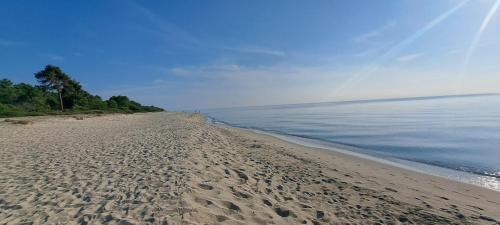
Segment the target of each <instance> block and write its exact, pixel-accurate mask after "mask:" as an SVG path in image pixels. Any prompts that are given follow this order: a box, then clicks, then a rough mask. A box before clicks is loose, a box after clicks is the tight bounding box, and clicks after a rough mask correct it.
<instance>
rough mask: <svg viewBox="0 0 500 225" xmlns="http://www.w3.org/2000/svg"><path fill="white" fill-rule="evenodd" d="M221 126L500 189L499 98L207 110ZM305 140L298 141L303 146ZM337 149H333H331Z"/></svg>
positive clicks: (393, 100)
mask: <svg viewBox="0 0 500 225" xmlns="http://www.w3.org/2000/svg"><path fill="white" fill-rule="evenodd" d="M202 112H203V113H204V114H206V115H207V116H209V117H210V118H213V119H214V120H216V121H220V122H224V123H227V124H229V125H233V126H238V127H244V128H250V129H256V130H260V131H266V132H270V133H271V134H277V135H281V137H285V136H286V137H287V138H289V139H293V138H294V137H297V138H295V140H296V141H297V140H298V141H301V142H307V140H310V142H309V143H313V142H316V144H318V143H320V144H321V145H323V146H324V147H327V148H328V146H329V145H333V146H335V148H339V147H340V148H342V149H344V150H347V151H351V152H355V153H361V154H364V155H368V156H370V157H374V158H379V159H384V160H385V161H391V162H396V163H399V164H400V165H405V167H411V168H414V169H417V170H419V171H424V172H427V173H431V174H434V175H438V176H445V177H449V178H452V179H455V180H459V181H464V182H468V183H473V184H477V185H481V186H484V187H487V188H491V189H495V190H500V95H471V96H441V97H422V98H404V99H385V100H365V101H347V102H329V103H306V104H293V105H276V106H257V107H239V108H224V109H210V110H202ZM299 139H300V140H299ZM332 149H333V148H332Z"/></svg>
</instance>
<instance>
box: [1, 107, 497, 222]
mask: <svg viewBox="0 0 500 225" xmlns="http://www.w3.org/2000/svg"><path fill="white" fill-rule="evenodd" d="M28 120H33V123H27V124H13V123H10V122H0V181H1V182H0V209H1V210H0V224H347V223H348V224H454V223H455V224H500V223H499V222H498V221H500V210H499V209H500V192H495V191H492V190H488V189H485V188H481V187H477V186H472V185H469V184H464V183H459V182H455V181H451V180H447V179H443V178H438V177H434V176H430V175H425V174H420V173H416V172H412V171H408V170H404V169H401V168H396V167H392V166H388V165H384V164H380V163H377V162H373V161H369V160H365V159H360V158H356V157H354V156H350V155H345V154H342V153H338V152H332V151H326V150H320V149H314V148H308V147H304V146H300V145H296V144H293V143H289V142H285V141H282V140H279V139H277V138H274V137H271V136H267V135H263V134H256V133H253V132H250V131H246V130H242V129H237V128H225V127H224V128H222V127H217V126H214V125H212V124H209V123H207V122H206V119H205V118H204V117H203V116H201V115H197V114H185V113H167V112H165V113H148V114H133V115H106V116H99V117H88V118H84V119H83V120H77V119H75V118H73V117H40V118H28Z"/></svg>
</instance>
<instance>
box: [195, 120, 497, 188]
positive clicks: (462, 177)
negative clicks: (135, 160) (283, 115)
mask: <svg viewBox="0 0 500 225" xmlns="http://www.w3.org/2000/svg"><path fill="white" fill-rule="evenodd" d="M204 116H206V115H204ZM206 117H207V118H208V121H209V122H210V123H213V124H215V125H218V126H227V127H230V128H235V129H242V130H248V131H251V132H255V133H260V134H264V135H269V136H272V137H275V138H278V139H281V140H284V141H287V142H291V143H294V144H298V145H302V146H304V147H310V148H315V149H321V150H326V151H334V152H337V153H341V154H347V155H351V156H354V157H358V158H361V159H366V160H371V161H374V162H377V163H381V164H386V165H390V166H394V167H398V168H401V169H405V170H410V171H413V172H418V173H423V174H426V175H430V176H436V177H440V178H444V179H449V180H453V181H457V182H461V183H464V184H471V185H474V186H478V187H482V188H486V189H490V190H493V191H497V192H500V178H498V177H494V176H487V175H483V174H477V173H473V172H466V171H460V170H455V169H451V168H447V167H441V166H438V165H433V164H427V163H422V162H416V161H411V160H405V159H398V158H392V157H387V156H383V155H372V154H368V153H364V152H362V151H361V150H360V148H359V147H355V146H350V145H345V144H340V143H334V142H330V141H324V140H318V139H314V138H309V137H301V136H295V135H290V134H286V133H279V132H274V131H267V130H261V129H258V128H246V127H240V126H237V125H233V124H229V123H226V122H224V121H220V120H216V119H214V118H211V117H208V116H206Z"/></svg>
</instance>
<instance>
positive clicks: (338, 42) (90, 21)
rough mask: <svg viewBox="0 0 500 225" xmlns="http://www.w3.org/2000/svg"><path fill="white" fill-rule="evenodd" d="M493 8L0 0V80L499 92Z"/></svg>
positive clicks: (151, 91) (444, 3) (246, 101)
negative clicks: (50, 73)
mask: <svg viewBox="0 0 500 225" xmlns="http://www.w3.org/2000/svg"><path fill="white" fill-rule="evenodd" d="M499 4H500V0H470V1H462V0H401V1H390V0H373V1H365V0H359V1H356V0H349V1H347V0H342V1H340V0H339V1H333V0H332V1H298V0H296V1H294V0H290V1H177V2H174V1H138V0H136V1H133V0H110V1H97V0H95V1H90V0H89V1H24V0H19V1H1V2H0V31H1V32H0V62H1V63H0V77H1V78H9V79H11V80H13V81H15V82H30V83H33V82H34V78H33V73H34V72H36V71H39V70H41V69H42V68H43V67H44V66H45V65H46V64H53V65H57V66H60V67H62V68H63V69H64V70H65V71H66V72H67V73H69V74H70V75H71V76H72V77H74V78H75V79H77V80H79V81H81V83H82V84H83V85H84V87H85V88H86V89H87V90H89V91H91V92H92V93H96V94H99V95H101V96H102V97H109V96H111V95H118V94H122V95H128V96H130V97H132V98H134V99H136V100H138V101H140V102H142V103H145V104H155V105H159V106H163V107H166V108H167V109H178V110H181V109H200V108H211V107H227V106H245V105H269V104H286V103H303V102H320V101H337V100H353V99H372V98H387V97H391V98H392V97H409V96H428V95H444V94H462V93H484V92H500V64H499V59H500V38H499V37H500V13H498V12H496V11H495V10H494V9H496V8H497V6H498V5H499Z"/></svg>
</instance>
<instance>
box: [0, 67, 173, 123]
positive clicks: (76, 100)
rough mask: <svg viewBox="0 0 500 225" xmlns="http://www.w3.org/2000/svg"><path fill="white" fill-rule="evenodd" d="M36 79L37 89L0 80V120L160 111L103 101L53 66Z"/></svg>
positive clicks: (115, 98)
mask: <svg viewBox="0 0 500 225" xmlns="http://www.w3.org/2000/svg"><path fill="white" fill-rule="evenodd" d="M35 78H36V79H37V81H38V83H39V85H37V86H32V85H30V84H26V83H19V84H14V83H12V82H11V81H10V80H8V79H2V80H0V117H15V116H38V115H56V114H76V113H135V112H158V111H163V109H161V108H158V107H155V106H143V105H141V104H139V103H137V102H135V101H132V100H130V99H129V98H128V97H127V96H112V97H110V98H109V99H108V100H105V101H104V100H102V99H101V97H99V96H98V95H92V94H90V93H88V92H87V91H85V90H83V88H82V85H80V83H79V82H78V81H76V80H73V79H72V78H71V77H70V76H69V75H67V74H65V73H64V72H63V71H62V70H61V69H60V68H59V67H56V66H52V65H47V66H46V67H45V69H44V70H42V71H40V72H37V73H35Z"/></svg>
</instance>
